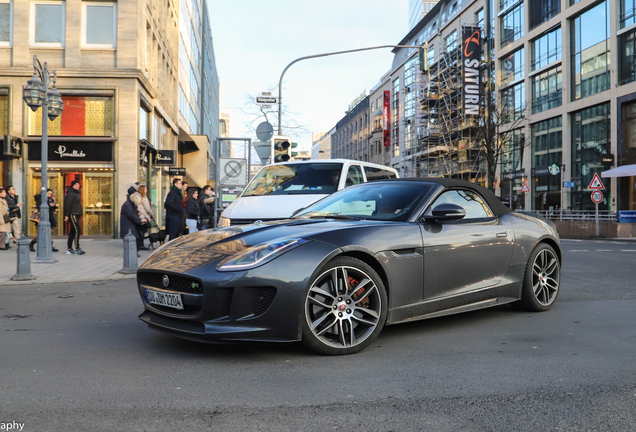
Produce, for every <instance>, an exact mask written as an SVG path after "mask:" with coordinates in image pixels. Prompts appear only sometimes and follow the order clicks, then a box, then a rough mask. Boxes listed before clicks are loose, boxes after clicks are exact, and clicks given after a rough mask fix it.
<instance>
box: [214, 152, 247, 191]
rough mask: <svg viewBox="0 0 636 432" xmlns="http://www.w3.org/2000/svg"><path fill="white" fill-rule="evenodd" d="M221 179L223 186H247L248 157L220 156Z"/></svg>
mask: <svg viewBox="0 0 636 432" xmlns="http://www.w3.org/2000/svg"><path fill="white" fill-rule="evenodd" d="M219 161H220V163H219V168H220V179H221V181H220V182H219V184H220V185H222V186H245V185H246V184H247V159H238V158H220V159H219Z"/></svg>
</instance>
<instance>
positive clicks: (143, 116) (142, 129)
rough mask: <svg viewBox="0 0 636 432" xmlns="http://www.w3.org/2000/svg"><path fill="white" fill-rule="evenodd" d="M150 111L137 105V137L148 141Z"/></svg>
mask: <svg viewBox="0 0 636 432" xmlns="http://www.w3.org/2000/svg"><path fill="white" fill-rule="evenodd" d="M149 118H150V113H149V112H148V111H146V109H145V108H144V107H143V106H140V107H139V139H140V140H142V139H144V140H146V141H148V140H149V138H150V132H149V128H150V121H149Z"/></svg>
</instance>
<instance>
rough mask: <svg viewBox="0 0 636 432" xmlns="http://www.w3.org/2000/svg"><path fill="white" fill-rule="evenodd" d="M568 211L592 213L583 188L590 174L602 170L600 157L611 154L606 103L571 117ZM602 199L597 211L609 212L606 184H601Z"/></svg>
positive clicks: (607, 184)
mask: <svg viewBox="0 0 636 432" xmlns="http://www.w3.org/2000/svg"><path fill="white" fill-rule="evenodd" d="M572 117H573V118H572V181H574V189H573V190H572V203H571V205H572V208H573V209H575V210H593V209H594V208H595V206H594V203H593V202H592V200H591V199H590V192H591V191H590V190H589V189H588V188H587V187H588V185H589V184H590V182H591V181H592V178H593V177H594V174H599V175H600V174H601V172H602V171H605V168H604V167H603V165H602V164H601V160H602V157H603V155H607V154H610V153H611V144H610V141H611V119H610V104H609V103H606V104H601V105H597V106H593V107H591V108H587V109H584V110H581V111H578V112H576V113H574V114H573V115H572ZM605 188H606V189H605V191H606V192H607V193H606V195H605V200H604V201H603V202H601V203H600V204H599V206H598V208H599V210H609V203H608V199H607V197H609V196H610V195H611V190H610V188H611V185H610V182H606V183H605Z"/></svg>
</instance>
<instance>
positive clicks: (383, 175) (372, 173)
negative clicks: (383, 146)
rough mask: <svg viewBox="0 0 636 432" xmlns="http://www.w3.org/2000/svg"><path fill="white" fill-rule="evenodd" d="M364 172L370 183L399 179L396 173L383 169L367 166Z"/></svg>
mask: <svg viewBox="0 0 636 432" xmlns="http://www.w3.org/2000/svg"><path fill="white" fill-rule="evenodd" d="M364 172H365V173H366V175H367V181H368V182H372V181H378V180H388V179H392V178H396V177H397V176H396V175H395V173H394V172H392V171H389V170H383V169H382V168H375V167H368V166H365V167H364Z"/></svg>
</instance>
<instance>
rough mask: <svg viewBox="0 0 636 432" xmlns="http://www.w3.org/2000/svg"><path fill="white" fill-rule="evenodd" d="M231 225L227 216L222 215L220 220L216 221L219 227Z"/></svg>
mask: <svg viewBox="0 0 636 432" xmlns="http://www.w3.org/2000/svg"><path fill="white" fill-rule="evenodd" d="M229 226H230V218H226V217H223V216H221V217H220V218H219V220H218V221H217V222H216V227H217V228H223V227H229Z"/></svg>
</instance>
